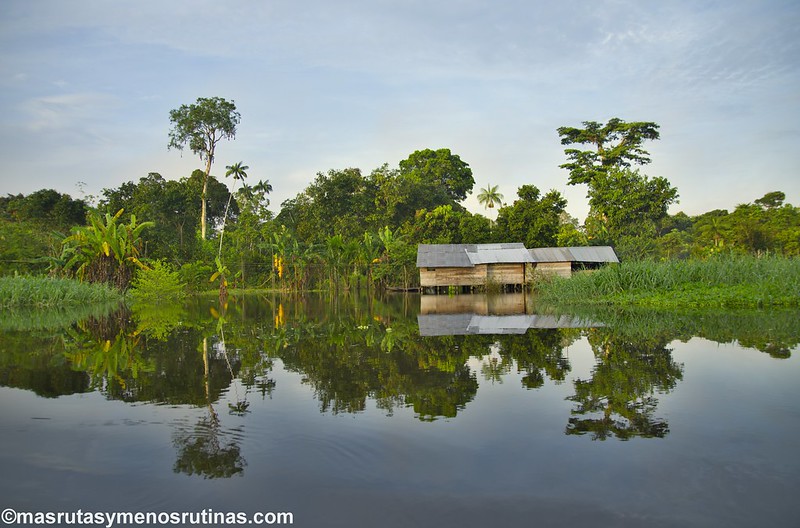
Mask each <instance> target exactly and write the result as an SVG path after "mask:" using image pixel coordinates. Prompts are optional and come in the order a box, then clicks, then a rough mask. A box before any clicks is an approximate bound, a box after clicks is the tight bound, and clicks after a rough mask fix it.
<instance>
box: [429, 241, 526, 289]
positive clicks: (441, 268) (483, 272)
mask: <svg viewBox="0 0 800 528" xmlns="http://www.w3.org/2000/svg"><path fill="white" fill-rule="evenodd" d="M531 263H533V257H532V256H531V254H530V252H529V251H528V250H527V249H525V246H524V245H523V244H420V245H419V248H418V249H417V268H419V275H420V286H422V288H439V287H448V286H462V287H485V286H487V285H497V286H500V287H505V286H509V285H513V286H517V285H520V286H521V285H523V284H525V279H526V276H527V265H528V264H531Z"/></svg>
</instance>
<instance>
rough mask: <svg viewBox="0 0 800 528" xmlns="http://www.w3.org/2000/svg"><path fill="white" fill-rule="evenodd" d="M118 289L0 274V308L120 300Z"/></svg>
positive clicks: (101, 285) (48, 306) (47, 306)
mask: <svg viewBox="0 0 800 528" xmlns="http://www.w3.org/2000/svg"><path fill="white" fill-rule="evenodd" d="M121 298H122V294H121V293H120V292H119V290H116V289H114V288H111V287H110V286H106V285H103V284H89V283H84V282H78V281H75V280H71V279H55V278H50V277H0V309H3V310H7V309H12V308H54V307H68V306H80V305H87V304H99V303H108V302H110V301H119V300H120V299H121Z"/></svg>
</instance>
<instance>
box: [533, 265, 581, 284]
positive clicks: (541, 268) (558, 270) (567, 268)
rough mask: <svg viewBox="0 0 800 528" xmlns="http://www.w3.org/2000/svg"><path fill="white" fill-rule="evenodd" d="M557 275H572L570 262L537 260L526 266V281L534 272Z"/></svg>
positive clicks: (565, 276)
mask: <svg viewBox="0 0 800 528" xmlns="http://www.w3.org/2000/svg"><path fill="white" fill-rule="evenodd" d="M537 273H538V274H548V275H558V276H559V277H564V278H567V279H568V278H570V277H572V263H571V262H539V263H536V264H532V265H530V266H529V267H528V281H531V280H532V279H533V276H534V275H535V274H537Z"/></svg>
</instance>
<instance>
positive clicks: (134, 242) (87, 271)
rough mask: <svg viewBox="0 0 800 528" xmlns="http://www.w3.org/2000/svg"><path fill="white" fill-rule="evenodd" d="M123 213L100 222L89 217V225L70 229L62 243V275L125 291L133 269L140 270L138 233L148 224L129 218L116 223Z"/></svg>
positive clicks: (92, 216) (133, 217)
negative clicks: (100, 283)
mask: <svg viewBox="0 0 800 528" xmlns="http://www.w3.org/2000/svg"><path fill="white" fill-rule="evenodd" d="M122 213H123V210H122V209H120V210H119V211H117V214H115V215H114V216H112V215H111V214H108V213H106V215H105V217H104V218H100V217H99V216H97V215H95V214H90V215H89V225H87V226H83V227H74V228H72V234H71V235H70V236H68V237H67V238H65V239H64V240H63V241H62V254H61V262H63V265H62V271H65V272H67V273H74V274H75V275H76V276H77V277H78V278H79V279H80V280H81V281H83V280H87V281H89V282H105V283H109V284H112V285H114V286H115V287H117V288H119V289H123V290H124V289H125V288H127V287H128V284H129V282H130V279H131V274H132V270H133V268H134V267H141V266H142V264H141V262H140V261H139V255H140V252H141V245H142V240H141V233H142V231H143V230H144V229H145V228H148V227H151V226H152V225H153V223H152V222H141V223H137V221H136V215H131V217H130V222H129V223H128V224H124V223H118V220H119V218H120V216H122Z"/></svg>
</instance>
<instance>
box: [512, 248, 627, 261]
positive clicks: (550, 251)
mask: <svg viewBox="0 0 800 528" xmlns="http://www.w3.org/2000/svg"><path fill="white" fill-rule="evenodd" d="M528 251H529V252H530V254H531V257H533V260H534V262H619V259H618V258H617V254H616V253H614V249H613V248H612V247H611V246H580V247H552V248H534V249H530V250H528Z"/></svg>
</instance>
